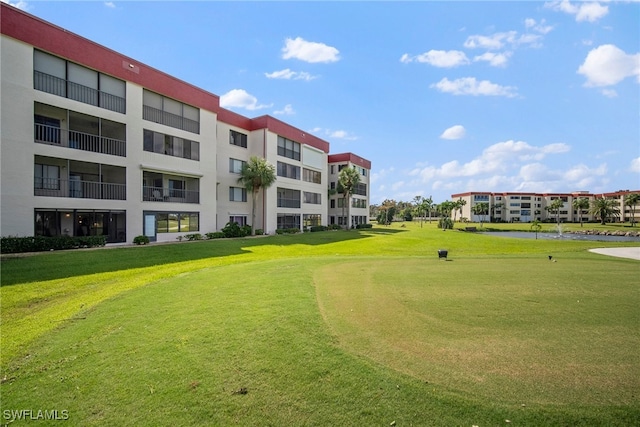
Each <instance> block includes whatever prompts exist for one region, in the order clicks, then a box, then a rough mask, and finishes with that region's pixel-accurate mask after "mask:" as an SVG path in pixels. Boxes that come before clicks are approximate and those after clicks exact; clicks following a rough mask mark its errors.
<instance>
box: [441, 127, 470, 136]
mask: <svg viewBox="0 0 640 427" xmlns="http://www.w3.org/2000/svg"><path fill="white" fill-rule="evenodd" d="M466 132H467V131H466V129H465V128H464V126H462V125H455V126H451V127H450V128H449V129H446V130H445V131H444V132H442V135H440V138H442V139H460V138H463V137H464V135H465V134H466Z"/></svg>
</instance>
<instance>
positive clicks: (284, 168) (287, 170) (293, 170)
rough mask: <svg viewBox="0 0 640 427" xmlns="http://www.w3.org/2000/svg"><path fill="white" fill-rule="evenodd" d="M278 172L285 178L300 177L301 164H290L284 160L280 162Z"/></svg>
mask: <svg viewBox="0 0 640 427" xmlns="http://www.w3.org/2000/svg"><path fill="white" fill-rule="evenodd" d="M277 174H278V176H282V177H285V178H291V179H300V166H295V165H290V164H288V163H284V162H278V164H277Z"/></svg>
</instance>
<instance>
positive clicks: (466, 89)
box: [430, 77, 517, 98]
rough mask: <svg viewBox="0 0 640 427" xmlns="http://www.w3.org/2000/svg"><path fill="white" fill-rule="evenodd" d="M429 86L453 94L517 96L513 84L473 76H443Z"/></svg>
mask: <svg viewBox="0 0 640 427" xmlns="http://www.w3.org/2000/svg"><path fill="white" fill-rule="evenodd" d="M430 87H432V88H435V89H437V90H439V91H440V92H444V93H451V94H453V95H473V96H478V95H483V96H506V97H508V98H513V97H515V96H517V88H515V87H513V86H501V85H499V84H495V83H491V82H490V81H488V80H482V81H478V80H476V78H475V77H463V78H460V79H456V80H449V79H447V78H446V77H445V78H443V79H442V80H440V81H439V82H438V83H434V84H432V85H431V86H430Z"/></svg>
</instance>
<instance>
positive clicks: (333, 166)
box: [331, 165, 336, 175]
mask: <svg viewBox="0 0 640 427" xmlns="http://www.w3.org/2000/svg"><path fill="white" fill-rule="evenodd" d="M335 173H336V165H331V175H335Z"/></svg>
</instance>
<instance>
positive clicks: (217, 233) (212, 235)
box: [205, 231, 225, 239]
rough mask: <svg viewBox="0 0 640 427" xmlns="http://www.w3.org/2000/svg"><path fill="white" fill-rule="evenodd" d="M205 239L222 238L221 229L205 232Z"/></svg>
mask: <svg viewBox="0 0 640 427" xmlns="http://www.w3.org/2000/svg"><path fill="white" fill-rule="evenodd" d="M205 236H207V239H224V237H225V236H224V233H223V232H222V231H214V232H213V233H206V234H205Z"/></svg>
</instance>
